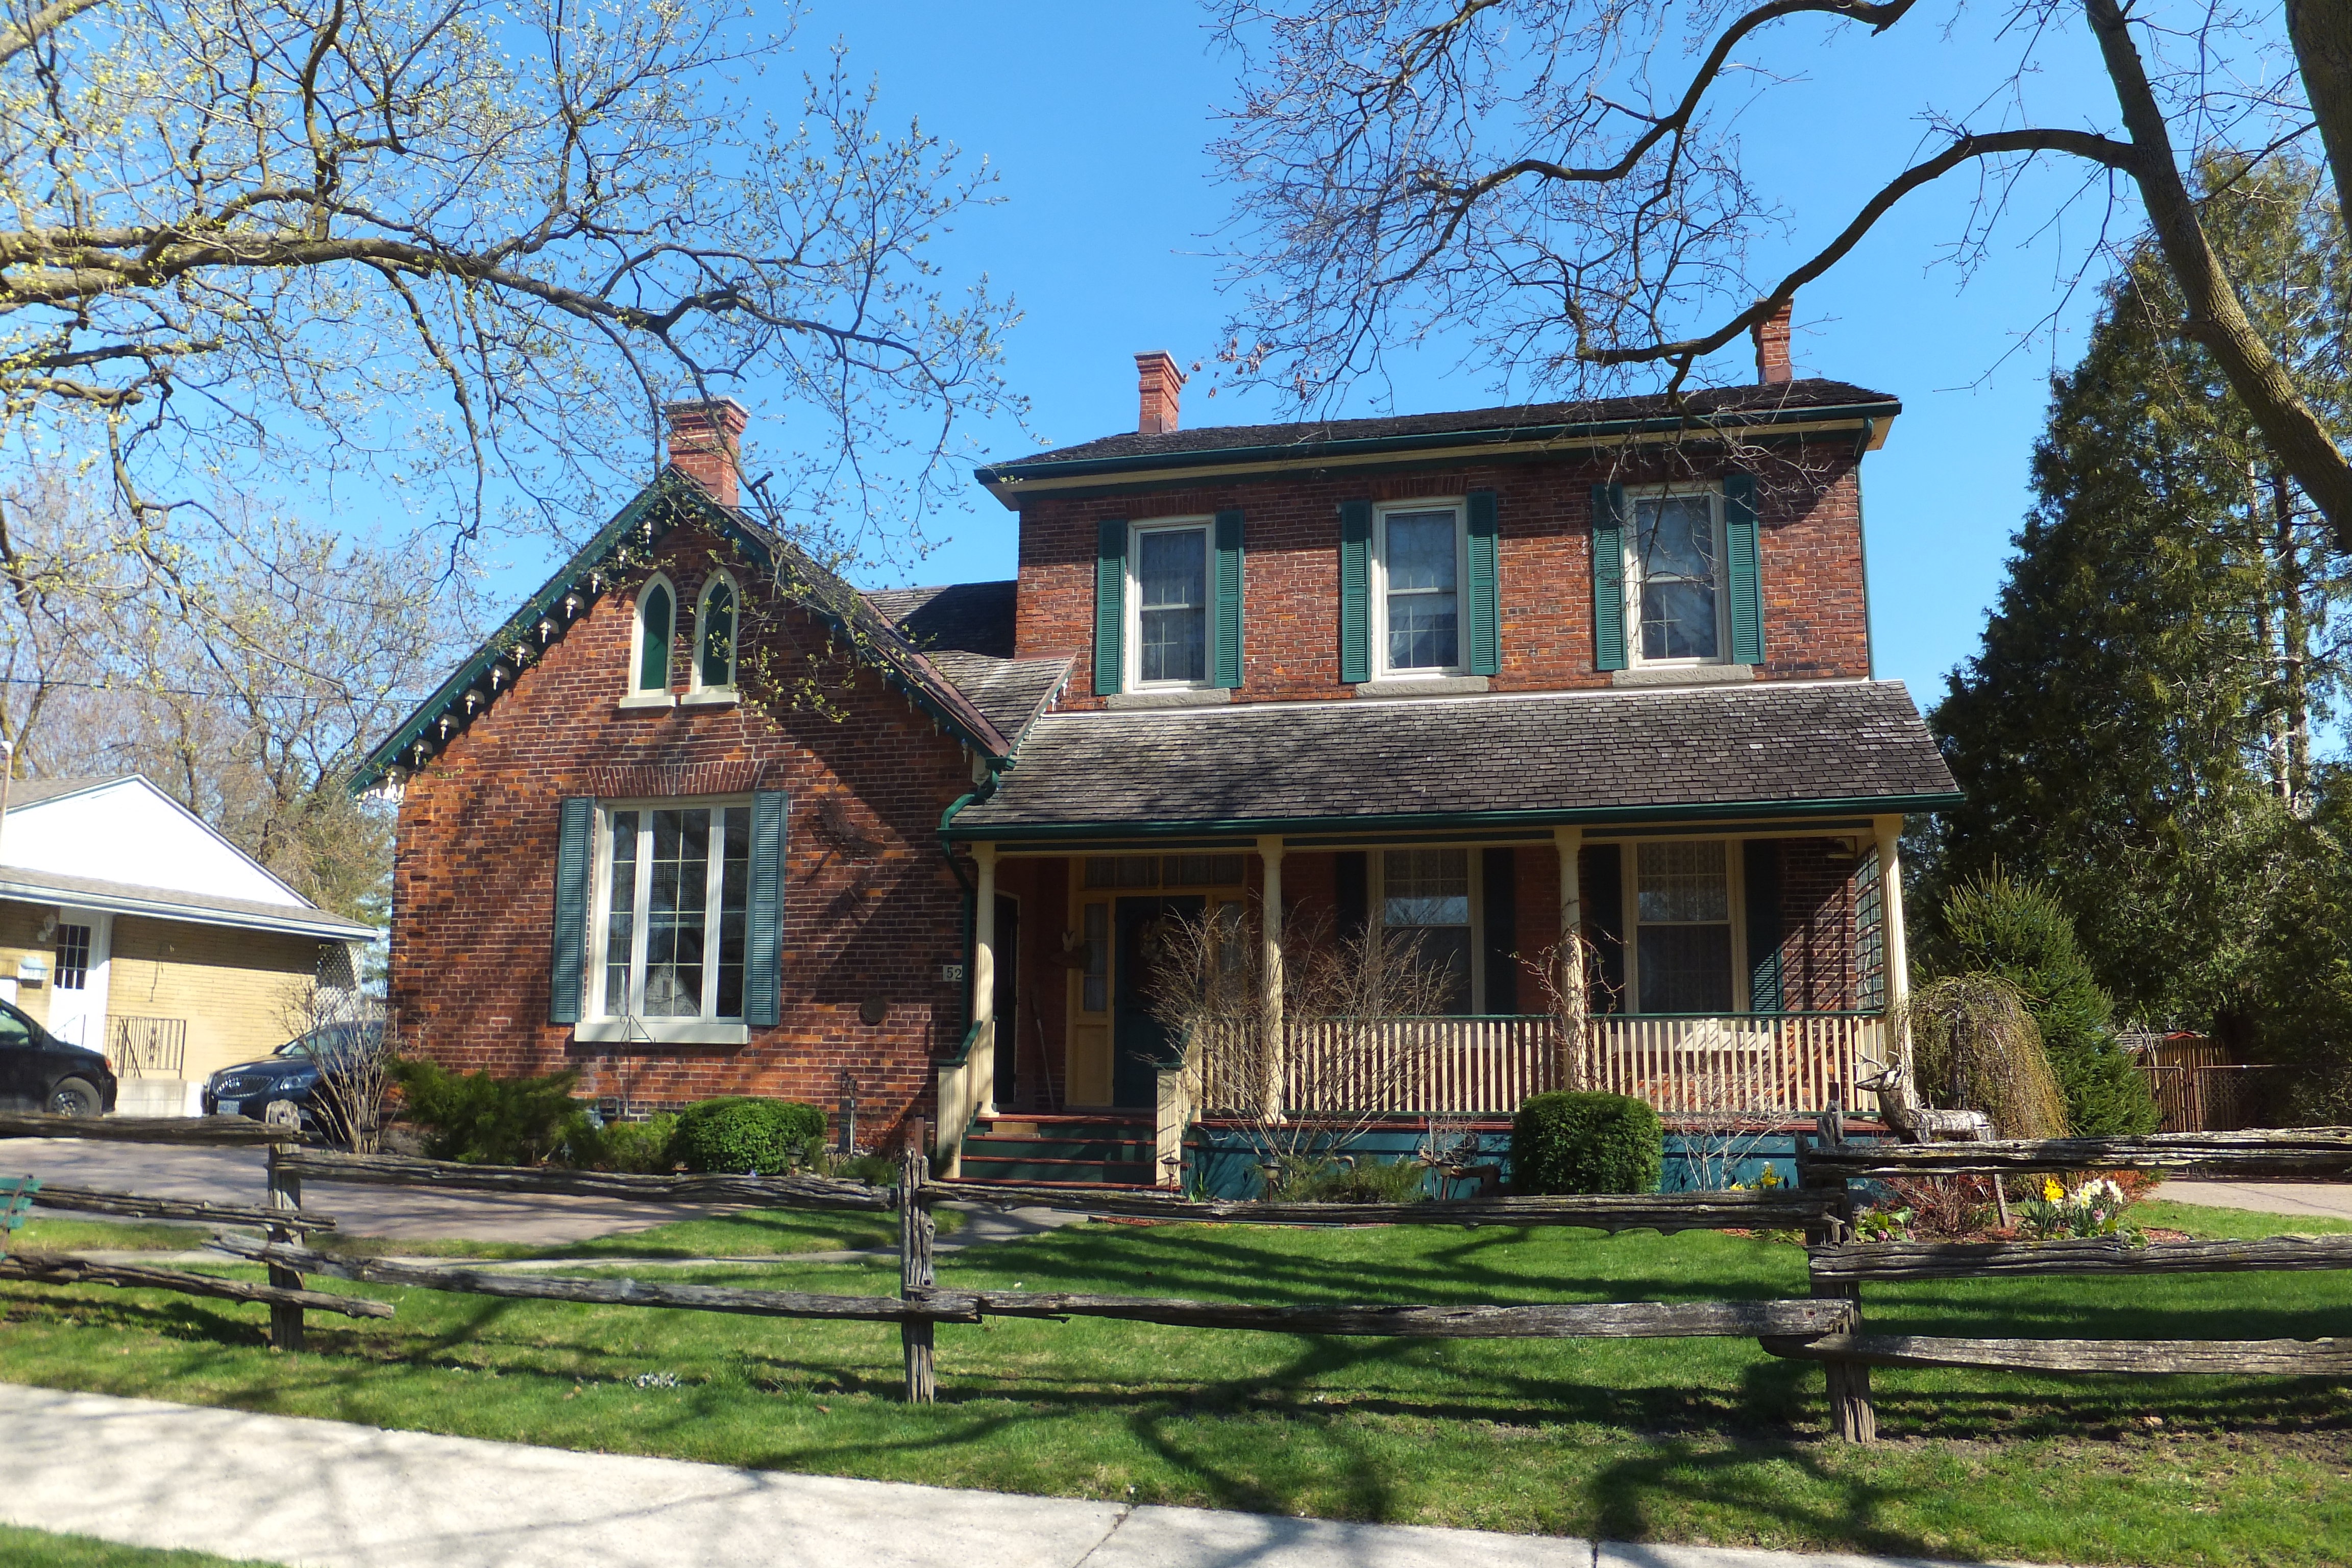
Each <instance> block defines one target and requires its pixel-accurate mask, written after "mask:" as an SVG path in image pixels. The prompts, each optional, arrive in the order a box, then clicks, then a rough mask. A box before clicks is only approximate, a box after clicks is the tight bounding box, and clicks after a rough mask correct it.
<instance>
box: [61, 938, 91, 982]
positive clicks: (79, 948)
mask: <svg viewBox="0 0 2352 1568" xmlns="http://www.w3.org/2000/svg"><path fill="white" fill-rule="evenodd" d="M89 938H90V930H89V927H88V926H66V925H61V926H59V927H58V980H57V984H58V990H60V991H81V990H85V989H87V988H88V987H89Z"/></svg>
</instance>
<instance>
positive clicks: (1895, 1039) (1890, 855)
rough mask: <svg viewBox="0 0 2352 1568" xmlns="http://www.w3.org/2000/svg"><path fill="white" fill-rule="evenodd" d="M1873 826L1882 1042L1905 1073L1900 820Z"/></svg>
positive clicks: (1906, 975) (1906, 973)
mask: <svg viewBox="0 0 2352 1568" xmlns="http://www.w3.org/2000/svg"><path fill="white" fill-rule="evenodd" d="M1877 826H1878V907H1879V910H1880V911H1881V912H1880V915H1879V923H1880V924H1881V926H1882V927H1884V929H1885V944H1884V945H1885V963H1886V1016H1887V1017H1888V1019H1889V1020H1890V1021H1891V1026H1892V1037H1891V1038H1890V1039H1888V1041H1887V1042H1886V1044H1887V1048H1888V1050H1889V1051H1890V1052H1891V1053H1892V1054H1893V1056H1894V1058H1895V1060H1896V1061H1898V1062H1901V1063H1902V1064H1903V1068H1904V1071H1905V1072H1906V1074H1907V1073H1908V1072H1909V1071H1910V1068H1911V1026H1910V1024H1909V1022H1908V1020H1906V1019H1905V1017H1904V1016H1903V1014H1904V1005H1905V1004H1906V1002H1908V1001H1909V1000H1910V998H1911V955H1910V952H1909V949H1908V948H1907V946H1906V943H1905V941H1904V936H1903V819H1902V818H1901V817H1899V816H1882V817H1880V818H1878V820H1877Z"/></svg>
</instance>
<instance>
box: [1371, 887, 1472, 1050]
mask: <svg viewBox="0 0 2352 1568" xmlns="http://www.w3.org/2000/svg"><path fill="white" fill-rule="evenodd" d="M1472 908H1473V903H1472V900H1471V897H1470V852H1469V851H1468V850H1467V849H1386V850H1382V851H1381V930H1382V931H1383V932H1384V933H1385V934H1387V935H1388V936H1390V937H1392V938H1398V939H1402V940H1403V941H1405V942H1417V943H1418V944H1419V957H1420V962H1421V965H1422V967H1423V969H1426V970H1430V971H1433V972H1434V973H1437V974H1438V976H1439V978H1440V983H1441V984H1442V986H1443V988H1444V1003H1443V1010H1444V1011H1445V1012H1447V1013H1455V1014H1459V1013H1467V1012H1469V1011H1470V1010H1471V1008H1470V995H1471V978H1472V976H1471V972H1470V971H1471V955H1472V954H1473V953H1474V952H1475V951H1476V944H1475V942H1474V941H1473V932H1472V931H1471V924H1470V921H1471V910H1472Z"/></svg>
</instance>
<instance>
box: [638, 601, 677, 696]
mask: <svg viewBox="0 0 2352 1568" xmlns="http://www.w3.org/2000/svg"><path fill="white" fill-rule="evenodd" d="M656 589H659V590H660V591H661V592H662V593H663V594H665V595H667V596H668V599H669V630H668V646H667V647H665V648H664V649H663V651H662V683H661V684H660V685H659V686H648V685H646V600H647V599H649V598H651V597H652V596H653V595H654V592H655V590H656ZM676 663H677V584H676V583H674V582H672V581H671V580H670V575H669V574H668V573H667V572H656V573H654V574H652V575H651V576H649V577H647V578H646V580H645V583H644V585H643V586H641V587H639V588H638V589H637V596H636V601H635V604H634V605H632V606H631V608H630V611H629V670H628V679H629V684H628V695H629V696H630V697H631V698H653V699H663V700H667V699H669V698H671V696H672V693H673V691H674V689H675V682H676V680H677V669H676V668H675V666H676Z"/></svg>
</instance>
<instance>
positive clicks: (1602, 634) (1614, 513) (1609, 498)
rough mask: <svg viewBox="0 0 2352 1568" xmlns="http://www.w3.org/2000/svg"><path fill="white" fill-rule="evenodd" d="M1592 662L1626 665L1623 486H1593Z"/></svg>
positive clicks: (1603, 665) (1599, 665) (1612, 666)
mask: <svg viewBox="0 0 2352 1568" xmlns="http://www.w3.org/2000/svg"><path fill="white" fill-rule="evenodd" d="M1592 663H1593V668H1596V669H1622V668H1625V487H1624V486H1622V485H1595V486H1593V487H1592Z"/></svg>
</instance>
